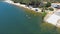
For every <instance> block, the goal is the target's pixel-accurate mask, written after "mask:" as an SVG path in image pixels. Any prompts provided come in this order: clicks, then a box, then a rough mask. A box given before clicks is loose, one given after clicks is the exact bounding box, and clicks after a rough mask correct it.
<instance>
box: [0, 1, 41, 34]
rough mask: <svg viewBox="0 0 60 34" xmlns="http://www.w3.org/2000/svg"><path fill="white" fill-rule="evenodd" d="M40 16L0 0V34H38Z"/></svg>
mask: <svg viewBox="0 0 60 34" xmlns="http://www.w3.org/2000/svg"><path fill="white" fill-rule="evenodd" d="M26 15H28V16H26ZM40 17H41V16H33V15H32V14H28V13H26V12H25V11H24V10H23V9H22V8H19V7H17V6H15V5H11V4H8V3H5V2H0V34H40V25H39V24H40V22H41V18H40Z"/></svg>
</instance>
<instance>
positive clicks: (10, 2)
mask: <svg viewBox="0 0 60 34" xmlns="http://www.w3.org/2000/svg"><path fill="white" fill-rule="evenodd" d="M4 2H7V3H9V4H13V5H16V6H19V7H23V8H26V9H29V10H33V11H35V12H41V9H40V8H33V7H32V6H29V7H28V6H27V5H24V4H20V3H14V2H13V1H11V0H9V1H4ZM36 10H38V11H36Z"/></svg>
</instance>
